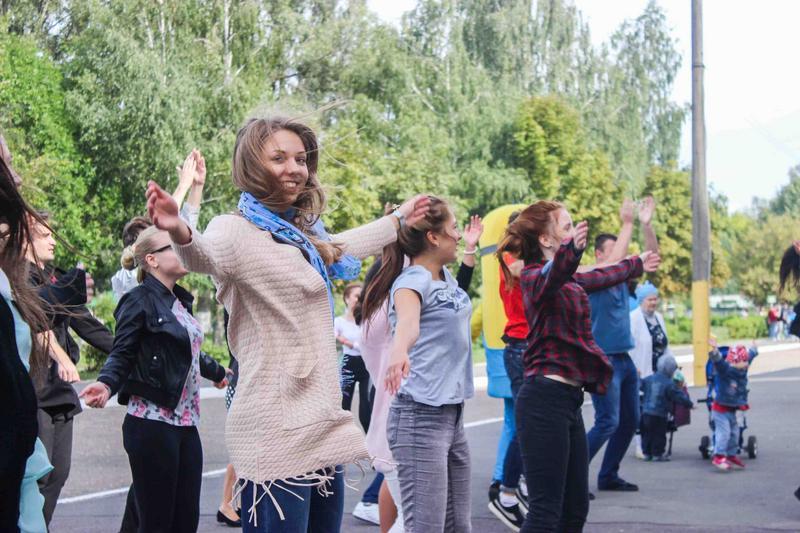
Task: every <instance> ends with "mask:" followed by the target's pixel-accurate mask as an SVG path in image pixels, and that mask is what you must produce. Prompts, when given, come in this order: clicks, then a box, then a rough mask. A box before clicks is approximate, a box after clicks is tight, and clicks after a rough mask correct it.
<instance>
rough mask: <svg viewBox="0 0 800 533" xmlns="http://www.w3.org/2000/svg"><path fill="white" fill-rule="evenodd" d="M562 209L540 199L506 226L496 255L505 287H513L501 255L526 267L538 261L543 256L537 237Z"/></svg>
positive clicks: (547, 228)
mask: <svg viewBox="0 0 800 533" xmlns="http://www.w3.org/2000/svg"><path fill="white" fill-rule="evenodd" d="M563 208H564V205H563V204H561V203H559V202H553V201H549V200H540V201H538V202H536V203H534V204H531V205H529V206H528V207H526V208H525V209H523V210H522V212H521V213H520V214H519V216H517V218H516V219H514V221H513V222H511V223H510V224H509V225H508V227H507V228H506V233H505V235H504V236H503V239H502V240H501V241H500V244H499V245H498V246H497V252H496V253H497V259H498V260H499V261H500V268H501V269H502V270H503V276H504V277H505V281H506V286H507V287H512V286H513V284H514V278H513V276H512V275H511V271H510V270H509V269H508V266H507V265H506V263H505V261H503V254H506V253H508V254H511V255H512V256H514V257H518V258H520V259H522V261H523V262H524V263H525V264H526V265H529V264H531V263H536V262H538V261H541V260H542V258H543V257H544V256H543V254H542V249H541V247H540V246H539V236H540V235H546V234H547V232H548V231H549V230H550V227H551V225H552V224H553V223H554V222H555V219H554V217H555V214H556V212H557V211H558V210H559V209H563Z"/></svg>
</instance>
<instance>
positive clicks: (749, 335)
mask: <svg viewBox="0 0 800 533" xmlns="http://www.w3.org/2000/svg"><path fill="white" fill-rule="evenodd" d="M725 326H726V327H727V328H728V333H729V338H730V339H734V340H744V339H758V338H761V337H766V336H767V324H766V322H765V321H764V318H763V317H760V316H748V317H743V316H732V317H729V318H728V319H727V320H726V321H725Z"/></svg>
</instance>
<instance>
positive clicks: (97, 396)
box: [78, 381, 111, 409]
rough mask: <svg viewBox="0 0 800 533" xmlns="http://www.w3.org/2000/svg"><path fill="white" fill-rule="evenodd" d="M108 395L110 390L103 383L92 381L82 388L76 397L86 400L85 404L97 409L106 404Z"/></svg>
mask: <svg viewBox="0 0 800 533" xmlns="http://www.w3.org/2000/svg"><path fill="white" fill-rule="evenodd" d="M110 396H111V391H109V390H108V386H107V385H106V384H105V383H100V382H99V381H95V382H94V383H92V384H90V385H87V386H86V388H85V389H83V390H82V391H81V393H80V394H79V395H78V397H80V398H83V399H84V400H86V405H88V406H89V407H95V408H98V409H102V408H103V407H105V406H106V402H108V398H109V397H110Z"/></svg>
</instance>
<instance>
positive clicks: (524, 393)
mask: <svg viewBox="0 0 800 533" xmlns="http://www.w3.org/2000/svg"><path fill="white" fill-rule="evenodd" d="M581 405H583V390H582V389H579V388H578V387H573V386H571V385H566V384H564V383H560V382H558V381H553V380H551V379H548V378H545V377H541V376H534V377H529V378H526V379H525V381H524V383H523V384H522V388H521V389H520V391H519V396H517V411H516V414H517V435H519V441H520V447H521V450H522V462H523V464H524V465H525V479H526V480H527V482H528V505H529V508H530V510H529V512H528V516H527V517H526V518H525V523H524V524H523V525H522V529H520V531H521V532H523V533H531V532H534V531H548V532H551V531H568V532H577V531H582V530H583V525H584V523H585V522H586V516H587V514H588V513H589V455H588V453H587V451H586V431H585V429H584V427H583V416H582V414H581Z"/></svg>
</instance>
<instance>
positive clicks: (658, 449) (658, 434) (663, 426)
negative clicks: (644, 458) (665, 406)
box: [642, 414, 667, 457]
mask: <svg viewBox="0 0 800 533" xmlns="http://www.w3.org/2000/svg"><path fill="white" fill-rule="evenodd" d="M666 450H667V417H665V416H654V415H647V414H645V415H642V453H643V454H645V455H651V456H653V457H660V456H662V455H664V452H666Z"/></svg>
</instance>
